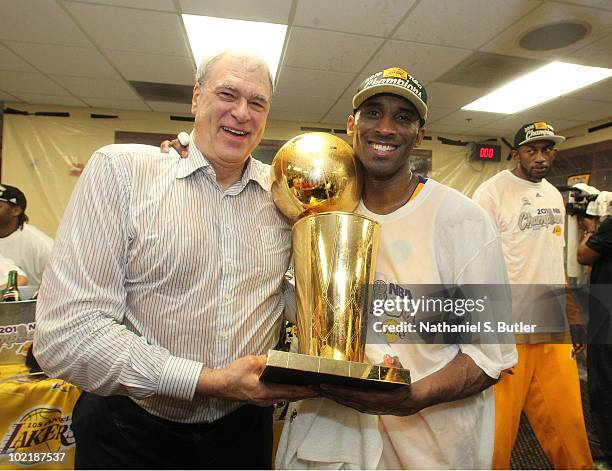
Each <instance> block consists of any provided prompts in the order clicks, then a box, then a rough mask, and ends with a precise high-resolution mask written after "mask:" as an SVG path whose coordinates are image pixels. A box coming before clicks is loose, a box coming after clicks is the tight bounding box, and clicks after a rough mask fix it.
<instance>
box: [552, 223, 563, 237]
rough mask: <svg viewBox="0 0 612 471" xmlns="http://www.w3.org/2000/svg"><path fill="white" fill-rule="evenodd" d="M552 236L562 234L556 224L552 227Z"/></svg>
mask: <svg viewBox="0 0 612 471" xmlns="http://www.w3.org/2000/svg"><path fill="white" fill-rule="evenodd" d="M553 234H554V235H556V236H560V235H561V234H562V231H561V226H559V225H558V224H557V225H556V226H555V227H553Z"/></svg>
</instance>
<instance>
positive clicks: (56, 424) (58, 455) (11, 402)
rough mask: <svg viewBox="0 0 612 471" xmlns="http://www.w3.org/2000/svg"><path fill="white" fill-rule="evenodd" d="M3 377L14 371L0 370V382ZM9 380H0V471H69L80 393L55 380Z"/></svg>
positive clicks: (72, 460)
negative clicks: (73, 414) (73, 412)
mask: <svg viewBox="0 0 612 471" xmlns="http://www.w3.org/2000/svg"><path fill="white" fill-rule="evenodd" d="M20 368H21V369H22V370H23V366H21V367H20ZM26 371H27V370H26ZM7 373H8V374H11V373H15V371H9V370H8V369H7V367H6V366H4V367H2V374H1V376H0V378H1V377H5V378H6V376H7ZM11 376H12V379H4V380H1V379H0V403H1V404H2V407H1V408H0V469H73V468H74V435H73V433H72V428H71V425H72V409H73V407H74V404H75V403H76V401H77V399H78V397H79V395H80V391H79V390H78V389H77V388H76V387H75V386H73V385H71V384H69V383H66V382H65V381H62V380H58V379H42V380H38V381H36V380H33V378H31V377H27V376H23V377H19V376H13V375H12V374H11Z"/></svg>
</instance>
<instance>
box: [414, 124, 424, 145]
mask: <svg viewBox="0 0 612 471" xmlns="http://www.w3.org/2000/svg"><path fill="white" fill-rule="evenodd" d="M423 138H425V128H424V127H421V128H420V129H419V132H418V133H417V138H416V141H415V143H414V146H415V147H418V146H420V145H421V144H422V143H423Z"/></svg>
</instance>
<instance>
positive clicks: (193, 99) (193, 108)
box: [191, 83, 201, 116]
mask: <svg viewBox="0 0 612 471" xmlns="http://www.w3.org/2000/svg"><path fill="white" fill-rule="evenodd" d="M200 93H201V91H200V84H199V83H196V84H195V85H194V86H193V93H192V95H191V114H192V115H194V116H195V114H196V110H197V107H198V98H199V97H200Z"/></svg>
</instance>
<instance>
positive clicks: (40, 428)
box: [0, 407, 74, 455]
mask: <svg viewBox="0 0 612 471" xmlns="http://www.w3.org/2000/svg"><path fill="white" fill-rule="evenodd" d="M71 424H72V416H71V415H70V414H64V415H62V412H61V411H60V410H58V409H49V408H45V407H37V408H35V409H32V410H30V411H28V412H26V413H25V414H24V415H23V416H22V417H21V419H19V420H18V421H17V422H15V423H13V424H12V425H11V426H10V427H9V429H8V432H7V434H6V435H5V436H4V438H3V440H2V443H1V444H0V454H10V453H19V452H28V455H31V454H32V453H33V452H42V454H44V453H56V452H59V451H61V450H62V449H63V448H66V447H70V446H72V445H74V435H73V433H72V429H71Z"/></svg>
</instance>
